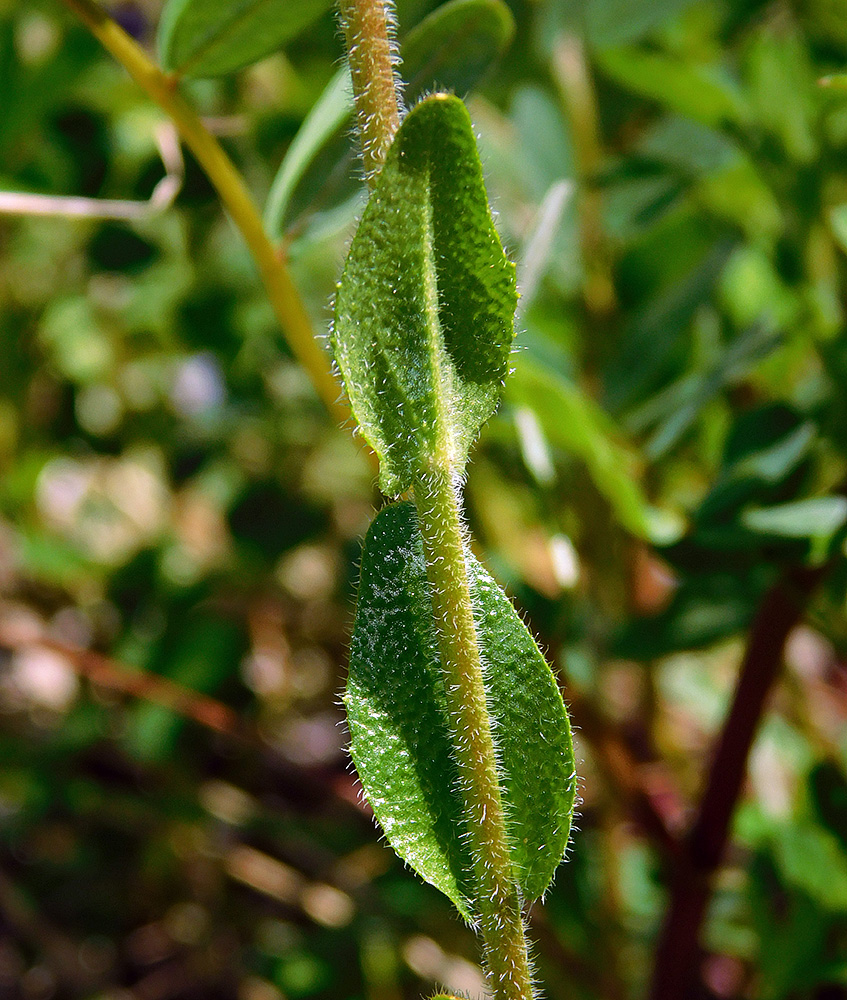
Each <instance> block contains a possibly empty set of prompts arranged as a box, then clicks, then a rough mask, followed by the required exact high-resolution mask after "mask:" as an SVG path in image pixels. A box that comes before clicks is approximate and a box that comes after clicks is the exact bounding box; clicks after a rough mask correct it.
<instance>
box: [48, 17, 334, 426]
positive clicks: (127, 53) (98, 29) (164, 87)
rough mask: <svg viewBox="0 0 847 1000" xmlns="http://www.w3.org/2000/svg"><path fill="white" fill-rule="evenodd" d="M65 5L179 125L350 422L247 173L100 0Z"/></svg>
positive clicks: (320, 386) (292, 340) (307, 358)
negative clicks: (252, 193) (266, 227)
mask: <svg viewBox="0 0 847 1000" xmlns="http://www.w3.org/2000/svg"><path fill="white" fill-rule="evenodd" d="M63 3H64V4H65V6H67V7H69V8H70V10H72V11H73V12H74V13H75V14H76V15H77V16H78V17H79V19H80V20H81V21H82V22H83V24H85V25H86V27H87V28H88V29H89V30H90V31H91V33H92V34H93V35H94V36H95V37H96V38H97V39H98V40H99V41H100V43H101V44H102V45H103V46H104V47H105V48H106V49H107V50H108V51H109V52H110V53H111V54H112V55H113V56H114V57H115V59H117V61H118V62H119V63H121V65H122V66H123V67H124V69H126V71H127V72H128V73H129V75H130V76H131V77H132V78H133V79H134V80H135V81H136V83H137V84H138V85H139V86H140V87H141V88H142V89H143V90H144V91H145V92H146V93H147V94H148V95H149V96H150V97H151V98H152V99H153V100H154V101H155V102H156V104H158V105H159V107H160V108H161V109H162V110H163V111H164V112H165V114H167V115H168V116H169V117H170V118H171V120H172V121H173V123H174V124H175V125H176V127H177V129H178V130H179V132H180V134H181V135H182V137H183V139H184V140H185V143H186V144H187V145H188V147H189V148H190V149H191V151H192V153H193V154H194V156H195V157H196V159H197V162H198V163H199V164H200V165H201V167H202V168H203V170H204V171H205V173H206V176H207V177H208V178H209V180H210V181H211V183H212V184H213V185H214V187H215V189H216V190H217V192H218V195H219V196H220V198H221V201H222V202H223V204H224V205H225V207H226V209H227V211H228V212H229V215H230V217H231V218H232V221H233V222H234V223H235V225H236V226H237V227H238V229H239V231H240V232H241V235H242V236H243V237H244V241H245V243H246V244H247V246H248V247H249V249H250V252H251V254H252V256H253V259H254V260H255V262H256V265H257V267H258V269H259V272H260V274H261V276H262V281H263V282H264V284H265V289H266V290H267V293H268V298H269V299H270V301H271V305H272V307H273V309H274V312H275V314H276V317H277V320H278V321H279V324H280V326H281V327H282V329H283V332H284V333H285V336H286V338H287V340H288V343H289V345H290V347H291V350H292V351H293V353H294V355H295V356H296V358H297V360H298V361H299V362H300V364H301V365H302V366H303V367H304V368H305V370H306V371H307V372H308V374H309V376H310V377H311V380H312V384H313V385H314V387H315V390H316V392H317V393H318V395H319V396H320V398H321V399H322V400H323V402H324V404H325V405H326V407H327V409H328V410H329V412H330V413H331V415H332V416H333V418H334V419H336V420H337V421H339V422H344V421H346V420H347V419H348V418H349V415H350V414H349V410H348V409H347V407H346V406H345V405H344V403H343V402H342V401H341V399H340V390H339V386H338V383H337V382H336V380H335V377H334V376H333V374H332V370H331V367H330V362H329V357H328V356H327V354H326V353H325V352H324V351H323V350H322V348H321V347H319V346H318V342H317V340H316V337H315V331H314V329H313V327H312V321H311V319H310V318H309V315H308V313H307V312H306V307H305V305H304V303H303V300H302V298H301V297H300V294H299V292H298V291H297V288H296V286H295V284H294V282H293V281H292V278H291V275H290V273H289V271H288V268H287V267H286V266H285V262H284V260H283V258H282V257H281V256H280V254H279V253H278V252H277V250H276V248H275V247H274V245H273V243H271V241H270V240H269V239H268V236H267V233H266V232H265V230H264V227H263V225H262V220H261V217H260V216H259V213H258V211H257V209H256V206H255V204H254V202H253V199H252V197H251V196H250V193H249V191H248V190H247V187H246V185H245V183H244V180H243V178H242V176H241V174H240V173H239V172H238V170H236V168H235V166H234V165H233V163H232V161H231V160H230V158H229V157H228V156H227V155H226V153H225V152H224V150H223V148H222V147H221V145H220V143H219V142H218V141H217V140H216V139H215V138H214V136H213V135H212V134H211V133H210V132H209V130H208V129H207V128H206V127H205V126H204V125H203V122H202V121H201V120H200V118H199V117H198V115H197V113H196V112H195V111H194V109H193V108H192V107H191V105H190V104H188V102H187V101H186V100H185V99H184V98H183V97H182V95H181V94H180V92H179V90H178V88H177V80H176V79H174V78H171V77H169V76H167V75H166V74H165V73H163V72H162V70H161V69H160V68H159V67H158V66H157V65H156V64H155V63H154V62H152V61H151V59H150V58H149V57H148V56H147V54H146V53H145V51H144V50H143V49H142V48H141V46H140V45H138V44H137V43H136V42H135V41H134V40H133V39H132V38H130V36H129V35H128V34H127V33H126V32H125V31H124V30H123V28H121V27H120V25H118V24H117V23H116V22H115V21H114V20H112V18H110V17H109V15H108V14H107V13H106V12H105V11H104V10H103V9H102V8H101V7H100V6H99V5H98V4H97V3H95V2H94V0H63Z"/></svg>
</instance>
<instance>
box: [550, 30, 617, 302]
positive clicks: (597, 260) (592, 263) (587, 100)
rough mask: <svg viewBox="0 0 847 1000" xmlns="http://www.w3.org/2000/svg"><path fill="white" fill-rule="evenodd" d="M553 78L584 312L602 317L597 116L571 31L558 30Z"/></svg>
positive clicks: (605, 269) (605, 273) (605, 261)
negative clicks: (571, 168)
mask: <svg viewBox="0 0 847 1000" xmlns="http://www.w3.org/2000/svg"><path fill="white" fill-rule="evenodd" d="M552 69H553V78H554V81H555V83H556V85H557V87H558V89H559V93H560V95H561V99H562V104H563V106H564V111H565V115H566V117H567V119H568V122H569V124H570V128H571V135H572V137H573V143H574V154H575V157H576V166H577V173H578V175H579V184H580V220H579V221H580V230H581V233H580V236H581V242H582V256H583V268H584V269H585V279H584V282H583V297H584V300H585V306H586V309H587V311H588V314H589V317H590V318H591V319H592V320H604V319H605V318H607V317H609V316H610V315H611V314H612V313H614V311H615V309H616V307H617V303H616V297H615V284H614V280H613V278H612V268H611V261H610V259H609V247H608V240H607V239H606V236H605V233H604V232H603V219H602V208H603V206H602V199H601V196H600V192H599V190H598V188H597V174H598V172H599V170H600V168H601V166H602V165H603V147H602V143H601V139H600V116H599V113H598V110H597V98H596V95H595V92H594V84H593V81H592V79H591V70H590V68H589V65H588V58H587V56H586V51H585V43H584V42H583V41H582V39H581V38H579V37H578V36H577V35H573V34H566V35H563V36H562V37H561V38H560V39H559V40H558V42H557V43H556V46H555V48H554V50H553V64H552Z"/></svg>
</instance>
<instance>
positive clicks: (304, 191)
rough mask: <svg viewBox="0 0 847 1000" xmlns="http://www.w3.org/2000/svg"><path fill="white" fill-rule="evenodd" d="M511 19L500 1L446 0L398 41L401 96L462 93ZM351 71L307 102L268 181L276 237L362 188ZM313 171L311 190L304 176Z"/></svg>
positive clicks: (493, 55)
mask: <svg viewBox="0 0 847 1000" xmlns="http://www.w3.org/2000/svg"><path fill="white" fill-rule="evenodd" d="M514 32H515V23H514V18H513V17H512V13H511V11H510V10H509V8H508V7H507V6H506V4H505V3H503V0H450V2H449V3H445V4H442V5H441V6H440V7H437V8H436V9H435V10H434V11H433V12H432V13H431V14H429V15H428V16H427V17H425V18H424V19H423V21H421V22H420V24H418V25H416V26H415V27H414V28H413V29H412V30H411V31H410V32H409V33H408V35H407V36H406V38H405V39H404V40H403V41H402V42H401V46H400V55H401V65H400V73H401V75H402V76H403V78H404V80H405V85H404V91H403V93H404V98H405V101H406V103H407V104H408V105H413V104H414V103H415V102H416V101H418V100H419V99H420V98H421V97H422V96H423V95H424V94H426V93H431V92H432V91H433V90H447V91H454V92H456V93H458V94H459V95H465V94H467V92H468V91H469V90H470V89H471V88H472V87H473V86H474V85H475V84H476V83H477V82H478V80H479V79H480V78H481V77H482V76H483V74H484V73H485V72H486V70H488V69H489V68H490V67H491V65H492V63H493V62H494V61H495V60H496V59H497V58H498V57H499V56H500V55H502V54H503V52H505V50H506V49H507V48H508V46H509V44H510V43H511V41H512V37H513V35H514ZM349 79H350V75H349V71H348V70H347V67H346V66H344V67H342V68H341V69H339V70H338V72H337V73H336V74H335V76H334V77H333V78H332V80H331V81H330V82H329V83H328V84H327V86H326V87H325V89H324V91H323V93H322V94H321V95H320V97H319V98H318V100H317V101H316V102H315V103H314V104H313V105H312V108H311V110H310V111H309V113H308V115H307V116H306V118H305V119H304V120H303V124H302V125H301V127H300V130H299V131H298V133H297V135H296V136H295V138H294V141H293V142H292V143H291V146H290V147H289V149H288V151H287V152H286V154H285V158H284V159H283V161H282V164H281V165H280V168H279V171H278V172H277V175H276V177H275V178H274V182H273V186H272V187H271V192H270V194H269V196H268V203H267V208H266V209H265V225H266V226H267V229H268V232H269V233H270V235H271V236H272V237H273V238H274V239H280V238H281V237H282V236H283V235H284V233H285V231H286V229H287V228H288V227H289V225H290V224H291V222H292V220H293V219H295V218H296V216H297V214H298V213H299V212H300V211H303V210H305V207H306V206H308V205H309V204H314V202H315V200H316V199H317V201H319V203H320V205H321V207H326V206H327V205H332V204H334V203H336V202H337V201H339V200H340V199H341V198H342V197H344V196H345V195H348V194H350V193H351V192H352V191H353V190H354V189H356V188H358V187H360V186H361V177H360V176H358V174H357V172H356V170H355V168H354V163H355V156H356V154H355V146H354V142H355V140H354V139H353V137H352V134H351V128H350V120H351V116H352V113H353V103H352V100H353V99H352V92H351V90H350V82H349ZM315 173H317V174H319V175H320V184H319V187H320V194H319V195H316V191H315V190H314V189H313V186H312V185H310V184H309V183H308V177H307V175H312V174H315Z"/></svg>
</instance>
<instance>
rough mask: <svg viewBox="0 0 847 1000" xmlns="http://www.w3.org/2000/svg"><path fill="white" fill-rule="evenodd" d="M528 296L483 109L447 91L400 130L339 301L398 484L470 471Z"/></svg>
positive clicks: (373, 423)
mask: <svg viewBox="0 0 847 1000" xmlns="http://www.w3.org/2000/svg"><path fill="white" fill-rule="evenodd" d="M516 302H517V293H516V289H515V267H514V265H513V264H512V263H511V262H510V261H509V260H507V258H506V256H505V254H504V253H503V249H502V247H501V246H500V240H499V239H498V236H497V232H496V230H495V229H494V223H493V221H492V218H491V212H490V210H489V207H488V199H487V197H486V193H485V186H484V184H483V181H482V170H481V167H480V163H479V156H478V154H477V150H476V142H475V139H474V134H473V129H472V126H471V120H470V117H469V115H468V112H467V110H466V109H465V106H464V104H462V102H461V101H460V100H459V99H458V98H456V97H450V96H447V95H443V94H436V95H434V96H433V97H430V98H427V99H426V100H425V101H422V102H421V103H420V104H418V105H417V107H416V108H414V110H413V111H411V112H410V113H409V115H408V116H407V117H406V119H405V121H404V122H403V124H402V126H401V127H400V130H399V131H398V133H397V136H396V138H395V140H394V143H393V145H392V147H391V149H390V150H389V153H388V157H387V159H386V162H385V166H384V167H383V169H382V172H381V173H380V176H379V179H378V181H377V185H376V188H375V189H374V191H373V193H372V194H371V197H370V201H369V202H368V205H367V207H366V209H365V212H364V215H363V216H362V221H361V223H360V224H359V229H358V231H357V233H356V236H355V238H354V239H353V244H352V246H351V248H350V253H349V255H348V257H347V263H346V265H345V268H344V274H343V275H342V278H341V282H340V284H339V286H338V294H337V296H336V302H335V323H334V329H333V335H332V341H333V348H334V350H335V357H336V360H337V362H338V365H339V368H340V369H341V373H342V375H343V377H344V384H345V387H346V389H347V394H348V396H349V398H350V403H351V405H352V408H353V413H354V414H355V416H356V419H357V420H358V422H359V425H360V426H361V429H362V433H363V434H364V436H365V438H366V439H367V441H368V442H369V444H370V445H371V447H372V448H373V449H374V451H376V453H377V455H378V456H379V459H380V485H381V487H382V489H383V491H384V492H385V493H388V494H390V495H396V494H398V493H401V492H403V490H405V489H408V488H409V486H410V485H411V483H412V480H413V479H414V478H415V476H416V475H417V474H419V473H421V472H424V471H426V470H427V469H428V468H430V467H431V466H433V465H434V464H436V463H437V464H444V463H445V462H446V463H448V464H449V465H450V467H452V468H453V469H455V470H456V472H461V471H462V469H463V467H464V463H465V461H466V459H467V453H468V449H469V448H470V446H471V444H472V443H473V441H474V440H475V439H476V436H477V434H478V433H479V429H480V427H481V426H482V424H483V423H484V422H485V421H486V420H487V419H488V417H489V416H490V415H491V414H492V413H493V412H494V410H495V408H496V406H497V403H498V401H499V398H500V392H501V389H502V384H503V379H504V378H505V376H506V373H507V370H508V357H509V352H510V350H511V346H512V338H513V336H514V321H513V316H514V311H515V305H516Z"/></svg>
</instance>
